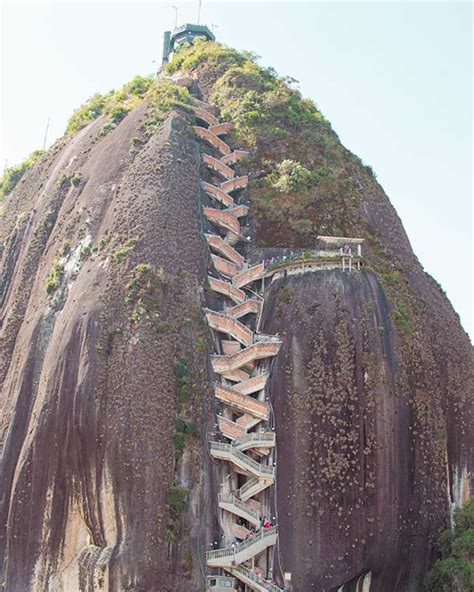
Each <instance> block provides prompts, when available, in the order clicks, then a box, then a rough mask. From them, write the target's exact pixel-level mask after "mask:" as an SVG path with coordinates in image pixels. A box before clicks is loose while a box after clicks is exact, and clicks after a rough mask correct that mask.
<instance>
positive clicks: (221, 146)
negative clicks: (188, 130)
mask: <svg viewBox="0 0 474 592" xmlns="http://www.w3.org/2000/svg"><path fill="white" fill-rule="evenodd" d="M193 131H194V133H195V134H196V136H198V137H199V138H202V139H203V140H206V141H207V142H209V144H211V145H212V146H214V148H216V149H217V150H218V151H219V152H220V153H221V154H223V155H224V156H226V155H227V154H230V153H231V149H230V148H229V146H228V145H227V144H226V143H225V142H224V141H223V140H221V139H220V138H219V137H218V136H216V134H214V133H212V132H211V131H210V130H208V129H207V128H206V127H200V126H199V125H195V126H194V127H193Z"/></svg>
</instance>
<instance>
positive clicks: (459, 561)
mask: <svg viewBox="0 0 474 592" xmlns="http://www.w3.org/2000/svg"><path fill="white" fill-rule="evenodd" d="M454 522H455V528H454V531H451V530H447V531H444V532H443V533H442V534H441V536H440V540H439V546H440V550H441V555H442V557H441V559H440V560H438V561H437V562H436V563H435V565H434V566H433V568H432V569H431V570H430V571H429V572H428V574H427V575H426V578H425V590H426V591H427V592H457V591H458V590H459V591H460V592H473V591H474V497H472V498H471V499H470V500H469V501H468V502H467V503H466V504H464V506H463V507H462V508H457V509H456V511H455V513H454Z"/></svg>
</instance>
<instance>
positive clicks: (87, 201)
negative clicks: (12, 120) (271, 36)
mask: <svg viewBox="0 0 474 592" xmlns="http://www.w3.org/2000/svg"><path fill="white" fill-rule="evenodd" d="M214 45H215V44H209V47H214ZM187 51H190V50H187ZM209 51H211V50H209ZM212 51H214V50H212ZM226 51H227V50H226ZM229 55H230V56H231V57H229ZM233 55H234V54H232V53H230V54H228V53H225V56H224V57H222V56H221V54H217V57H216V56H215V55H214V54H211V55H210V56H207V57H206V55H205V56H204V58H203V59H202V60H194V61H191V66H188V67H187V71H186V76H187V77H190V78H189V80H190V81H192V86H191V87H190V93H191V94H192V95H194V97H195V98H196V99H200V100H204V101H208V102H210V103H211V102H212V103H215V104H216V105H217V106H218V108H219V109H220V110H221V112H226V110H227V111H228V112H229V113H230V114H231V116H232V117H231V119H232V118H233V119H232V121H233V123H234V126H235V132H234V137H233V138H232V139H233V140H235V141H233V142H230V141H229V144H230V145H232V146H238V147H239V148H242V149H248V150H250V151H251V156H250V158H249V159H247V161H246V163H245V167H244V166H243V164H242V165H241V162H240V159H241V158H242V156H241V155H240V154H237V153H235V154H234V156H235V161H234V157H233V156H232V154H233V153H231V154H229V155H228V156H226V157H225V158H226V159H227V160H226V162H228V163H230V164H232V165H233V164H234V162H235V167H234V169H235V171H236V177H237V178H239V176H243V175H244V174H246V173H247V172H250V175H249V176H250V185H249V189H248V194H247V195H248V198H249V200H250V203H251V204H252V208H251V211H250V212H249V214H248V220H249V234H250V235H251V237H252V239H253V240H252V241H249V245H248V248H247V250H246V253H245V256H246V258H249V259H250V260H255V263H256V262H257V261H259V260H262V258H263V259H265V258H267V257H270V256H276V255H278V254H282V253H286V252H287V251H285V250H283V249H284V248H287V249H290V250H293V249H296V248H301V249H303V250H304V249H310V248H312V247H313V246H314V242H315V239H316V236H317V235H318V234H325V235H330V234H332V235H343V236H347V235H349V236H360V237H362V238H364V239H365V246H364V267H363V269H362V270H361V271H360V272H357V273H352V274H351V273H348V272H343V271H341V270H320V271H313V272H311V273H306V274H302V275H298V276H294V277H293V276H290V275H288V277H281V278H279V279H275V280H274V281H273V282H267V283H266V284H265V286H264V294H263V295H264V297H265V305H264V308H263V317H262V323H261V331H263V332H265V333H268V334H278V335H279V336H280V337H281V340H282V346H281V349H280V352H279V354H278V356H277V357H276V358H275V360H274V362H273V367H272V373H271V378H270V379H269V387H267V388H268V391H269V395H270V398H271V402H272V406H273V411H274V419H275V426H276V431H277V434H278V437H277V478H276V491H277V495H276V497H275V499H274V501H273V502H272V503H273V504H274V510H275V513H276V515H277V517H278V523H279V538H278V549H277V556H278V562H277V563H278V564H277V565H276V566H275V572H274V574H273V575H274V580H275V582H276V583H277V584H278V585H280V586H283V573H284V572H291V582H292V586H293V589H294V591H295V592H303V591H304V592H307V591H309V590H315V591H331V590H338V589H340V588H341V586H343V588H342V589H343V590H349V589H353V588H351V586H353V585H354V583H355V582H359V584H361V583H362V582H364V586H365V587H364V590H370V591H371V592H385V591H387V590H393V591H396V592H415V591H417V590H420V588H421V586H422V581H423V578H424V575H425V573H426V571H427V570H428V569H429V567H430V566H431V565H432V563H433V561H434V559H435V558H436V556H437V553H438V549H437V543H436V541H437V537H438V535H439V533H440V531H441V530H442V529H443V528H445V527H446V526H447V524H448V522H449V517H450V513H451V510H452V508H453V507H454V506H459V505H460V504H461V503H462V502H463V501H465V500H466V499H467V497H468V496H469V495H471V491H472V489H471V488H472V483H470V478H471V475H472V471H473V466H472V463H473V455H472V451H473V442H472V440H473V430H472V413H473V411H472V410H473V405H472V402H473V386H474V385H473V377H472V349H471V345H470V343H469V340H468V338H467V336H466V334H465V333H464V331H463V329H462V327H461V326H460V323H459V319H458V318H457V315H456V314H455V312H454V311H453V309H452V307H451V305H450V303H449V301H448V300H447V298H446V297H445V295H444V294H443V293H442V291H441V289H440V287H439V286H438V285H437V284H436V282H435V281H434V280H433V279H432V278H430V277H429V276H428V275H427V274H425V273H424V271H423V269H422V267H421V265H420V264H419V262H418V261H417V259H416V257H415V255H414V254H413V252H412V250H411V247H410V245H409V242H408V239H407V237H406V235H405V232H404V230H403V227H402V225H401V222H400V220H399V219H398V217H397V215H396V212H395V211H394V209H393V207H392V206H391V205H390V202H389V200H388V198H387V197H386V196H385V194H384V192H383V190H382V188H381V187H380V186H379V185H378V184H377V182H376V180H375V178H374V176H373V174H372V173H371V172H370V171H369V170H368V169H367V167H365V166H363V165H362V163H360V161H358V159H357V158H356V157H354V155H352V154H350V153H349V152H348V151H347V150H345V149H344V148H343V147H342V146H341V145H340V143H339V140H338V138H337V136H336V135H335V134H334V132H332V130H330V127H329V124H327V122H325V121H324V120H323V119H322V118H321V116H320V114H319V113H318V112H317V111H315V110H314V109H313V108H312V107H308V105H307V103H304V100H303V99H301V97H299V98H298V95H294V94H292V93H293V92H295V91H293V90H291V91H290V90H285V89H289V88H290V87H288V85H286V82H284V81H281V82H280V81H279V82H275V80H277V79H276V78H271V77H272V76H274V74H273V73H271V72H270V73H269V72H267V71H263V69H262V72H260V71H259V70H258V67H257V66H256V65H253V66H252V65H248V64H249V63H250V62H248V60H249V58H248V57H235V56H234V57H232V56H233ZM246 60H247V61H246ZM180 67H182V68H183V69H185V64H184V65H183V64H181V65H180ZM239 68H240V69H241V70H242V69H243V71H240V70H239ZM260 80H262V81H263V82H262V87H261V88H260V87H258V84H260V82H259V81H260ZM278 80H279V79H278ZM270 83H271V84H274V85H275V87H277V89H278V92H277V91H275V93H274V96H273V95H272V101H273V102H271V101H269V102H268V105H266V107H265V106H260V107H259V108H261V109H263V108H264V107H265V108H268V109H272V113H274V114H277V115H278V109H280V108H281V105H282V104H285V105H286V104H287V103H285V101H287V102H288V104H290V105H291V109H292V111H291V114H292V117H286V118H285V117H284V114H283V115H282V116H281V119H278V120H277V121H276V122H275V121H272V126H274V128H275V130H276V131H275V132H274V134H273V136H272V137H269V135H268V134H269V132H268V125H269V124H268V120H269V119H268V117H267V118H266V119H265V120H262V121H260V122H259V120H258V118H257V116H256V115H255V113H256V112H257V108H256V107H255V110H254V111H252V110H251V109H250V107H252V105H253V103H252V105H251V104H250V103H249V102H248V96H247V95H246V96H245V101H246V102H245V106H246V109H247V110H246V111H245V113H251V114H252V117H253V119H251V118H250V116H249V115H244V110H242V111H238V110H236V109H235V108H234V107H235V101H236V100H237V98H239V97H241V95H242V93H244V91H245V92H249V93H250V92H251V93H254V94H253V95H252V97H253V99H252V100H254V101H255V102H257V101H258V100H259V97H262V96H266V95H265V93H267V92H268V88H269V87H270V86H271V84H270ZM285 85H286V86H285ZM182 92H183V89H182V88H180V93H182ZM272 92H273V91H272ZM285 93H287V94H285ZM288 97H290V98H288ZM211 99H212V101H211ZM277 99H278V100H277ZM298 101H299V102H298ZM253 106H255V105H253ZM232 109H233V110H232ZM298 109H300V111H301V112H300V111H298ZM149 110H150V103H149V101H147V100H145V101H142V102H141V103H140V104H139V106H138V107H136V108H134V109H133V110H132V111H131V112H130V113H129V114H128V115H127V116H126V117H125V118H124V119H123V121H121V122H120V123H119V125H117V126H116V127H115V128H114V129H111V131H109V133H107V134H106V135H105V134H102V133H101V130H102V129H103V126H104V123H105V122H106V121H107V118H106V116H104V115H102V116H100V117H99V118H98V119H95V120H94V121H92V122H91V123H89V124H88V125H87V126H86V127H83V128H82V129H81V130H80V131H79V132H78V133H77V134H75V135H73V136H68V137H65V138H63V139H61V140H58V142H56V144H55V145H54V146H53V147H52V148H51V149H50V150H49V151H48V152H47V153H46V154H44V155H43V156H41V157H40V158H39V160H38V161H37V162H36V163H35V164H34V166H33V167H32V168H31V169H30V170H29V171H28V172H27V173H25V175H24V176H23V178H22V179H21V181H20V182H19V183H18V185H17V186H16V188H15V189H14V190H13V192H12V193H11V194H10V195H9V196H8V197H7V198H5V200H4V203H3V205H2V208H3V211H2V214H1V216H2V217H1V224H0V244H1V263H0V302H1V305H2V309H1V316H0V319H1V320H0V352H1V354H0V355H1V357H0V385H1V399H0V405H1V407H0V408H1V414H0V429H1V431H0V438H1V442H2V444H1V446H2V448H1V464H0V483H1V498H0V499H1V505H0V568H1V569H2V576H1V580H0V582H1V584H2V585H3V589H4V590H5V592H26V591H29V590H31V591H33V590H34V591H43V590H44V591H46V590H54V591H55V592H56V591H61V590H62V591H64V592H70V591H73V590H74V591H75V590H81V591H87V592H89V591H94V592H96V591H100V590H110V591H116V592H119V591H122V590H136V591H140V592H151V591H156V592H167V591H169V592H171V591H175V590H178V591H183V592H184V591H185V590H186V591H188V590H204V589H205V575H206V569H207V568H206V565H205V564H206V559H205V554H206V551H207V550H208V549H209V544H210V543H212V542H213V541H215V540H219V537H220V535H221V528H220V514H219V512H220V510H219V506H218V502H217V494H218V487H217V485H216V476H215V473H214V469H213V463H212V459H211V457H210V455H209V452H208V441H209V440H210V439H211V438H210V437H209V434H210V433H212V432H214V430H216V428H217V425H216V420H215V417H216V412H217V411H218V408H217V402H216V401H215V399H214V398H213V396H212V388H211V384H212V382H213V381H214V377H213V374H212V369H211V362H210V353H211V352H212V351H213V348H212V344H211V332H210V331H209V329H208V327H207V324H206V320H205V316H204V312H203V309H204V308H206V307H208V308H214V307H213V306H212V304H213V299H214V298H215V295H214V294H213V291H212V290H210V289H209V286H208V284H207V281H208V280H207V276H208V272H209V270H212V269H215V267H214V265H216V267H217V265H219V264H220V265H224V264H223V263H222V261H221V262H219V261H218V260H216V253H214V257H213V258H211V255H210V252H209V249H208V240H209V224H211V221H210V220H209V217H206V215H204V213H203V207H209V205H210V203H211V202H210V201H209V200H211V199H215V196H214V197H213V198H211V197H210V195H209V191H211V189H209V183H208V185H207V186H206V185H205V183H206V182H207V181H204V185H201V181H202V180H203V179H206V175H209V174H210V173H209V171H208V169H206V168H205V167H206V165H205V164H203V163H202V155H201V150H200V143H199V142H200V141H199V139H197V138H196V137H195V135H194V133H193V129H192V128H193V126H196V125H198V124H197V122H196V120H195V118H194V115H193V114H192V113H191V112H190V111H188V110H186V109H183V108H182V107H179V106H178V107H176V106H175V107H172V106H170V107H169V115H168V116H167V118H166V119H165V120H164V121H163V122H162V123H161V124H160V125H158V126H157V127H156V131H154V133H152V134H149V135H147V134H146V122H147V117H148V115H147V114H148V112H149ZM216 115H218V110H216ZM226 115H228V113H226ZM277 115H275V117H276V116H277ZM246 118H247V119H246ZM221 121H227V117H224V118H221ZM255 121H257V123H256V124H255V123H254V122H255ZM301 122H303V123H301ZM214 124H215V125H217V123H214ZM259 126H260V127H259ZM285 126H286V127H285ZM272 129H273V128H272ZM249 130H250V131H249ZM258 130H261V131H258ZM242 154H244V153H242ZM284 159H286V162H287V163H288V162H290V165H288V164H286V165H285V166H282V167H281V168H280V169H278V170H279V171H280V172H279V177H278V178H276V177H275V172H274V169H275V167H276V163H281V162H282V161H283V160H284ZM208 160H209V162H208V163H207V164H208V166H210V165H211V164H212V161H211V160H210V159H208ZM295 163H297V164H295ZM298 163H300V164H298ZM288 166H289V167H290V169H291V170H290V169H288ZM285 167H287V168H285ZM298 167H299V168H298ZM211 169H212V167H211ZM287 170H289V171H290V172H287ZM203 171H207V172H205V173H203ZM305 171H313V173H314V171H316V173H317V174H316V173H314V174H313V175H312V176H311V177H308V176H307V173H306V172H305ZM305 175H306V177H305ZM295 179H299V180H300V181H298V182H301V183H302V181H301V179H307V180H306V181H304V183H306V184H304V183H303V185H301V187H300V186H296V188H295V185H294V183H296V181H295ZM308 179H310V180H308ZM207 180H208V181H210V178H209V176H208V177H207ZM229 181H230V182H233V180H232V179H230V180H229ZM206 189H207V192H208V193H207V197H206ZM214 193H216V192H215V191H214ZM206 200H208V201H206ZM236 205H237V204H236ZM219 211H220V210H219ZM242 212H243V211H242ZM242 212H240V213H242ZM208 213H209V212H208ZM211 214H212V212H211V213H209V216H210V215H211ZM244 214H245V216H247V213H246V212H245V213H244ZM206 234H207V235H208V237H207V239H206ZM213 240H214V241H218V239H217V238H215V239H213ZM214 248H215V249H222V250H224V251H225V249H226V245H222V244H217V243H216V245H215V246H214ZM227 267H229V265H227ZM257 281H259V280H257ZM235 306H236V307H237V306H239V302H238V301H237V302H235ZM236 315H237V312H236Z"/></svg>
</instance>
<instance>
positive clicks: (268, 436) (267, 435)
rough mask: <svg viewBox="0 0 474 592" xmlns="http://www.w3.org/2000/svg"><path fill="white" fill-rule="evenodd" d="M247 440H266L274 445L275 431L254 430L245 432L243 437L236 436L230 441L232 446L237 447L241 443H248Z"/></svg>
mask: <svg viewBox="0 0 474 592" xmlns="http://www.w3.org/2000/svg"><path fill="white" fill-rule="evenodd" d="M249 442H268V443H269V444H272V445H275V433H274V432H255V433H251V434H247V436H244V437H243V438H237V439H236V440H234V442H233V443H232V446H234V447H235V448H239V446H241V445H245V444H248V443H249Z"/></svg>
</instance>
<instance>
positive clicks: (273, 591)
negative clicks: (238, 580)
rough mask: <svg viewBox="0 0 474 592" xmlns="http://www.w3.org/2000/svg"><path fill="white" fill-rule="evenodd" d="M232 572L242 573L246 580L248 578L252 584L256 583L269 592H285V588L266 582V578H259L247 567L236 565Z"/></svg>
mask: <svg viewBox="0 0 474 592" xmlns="http://www.w3.org/2000/svg"><path fill="white" fill-rule="evenodd" d="M232 571H235V572H239V573H241V574H242V576H243V577H244V578H247V579H248V580H250V581H251V582H255V583H256V584H258V585H259V586H260V587H262V588H264V589H265V590H268V592H283V588H279V587H278V586H275V584H272V582H269V581H267V580H265V579H264V578H262V576H259V575H258V574H256V573H254V572H253V571H251V570H250V569H248V568H247V567H244V566H243V565H236V566H235V567H233V568H232Z"/></svg>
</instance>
